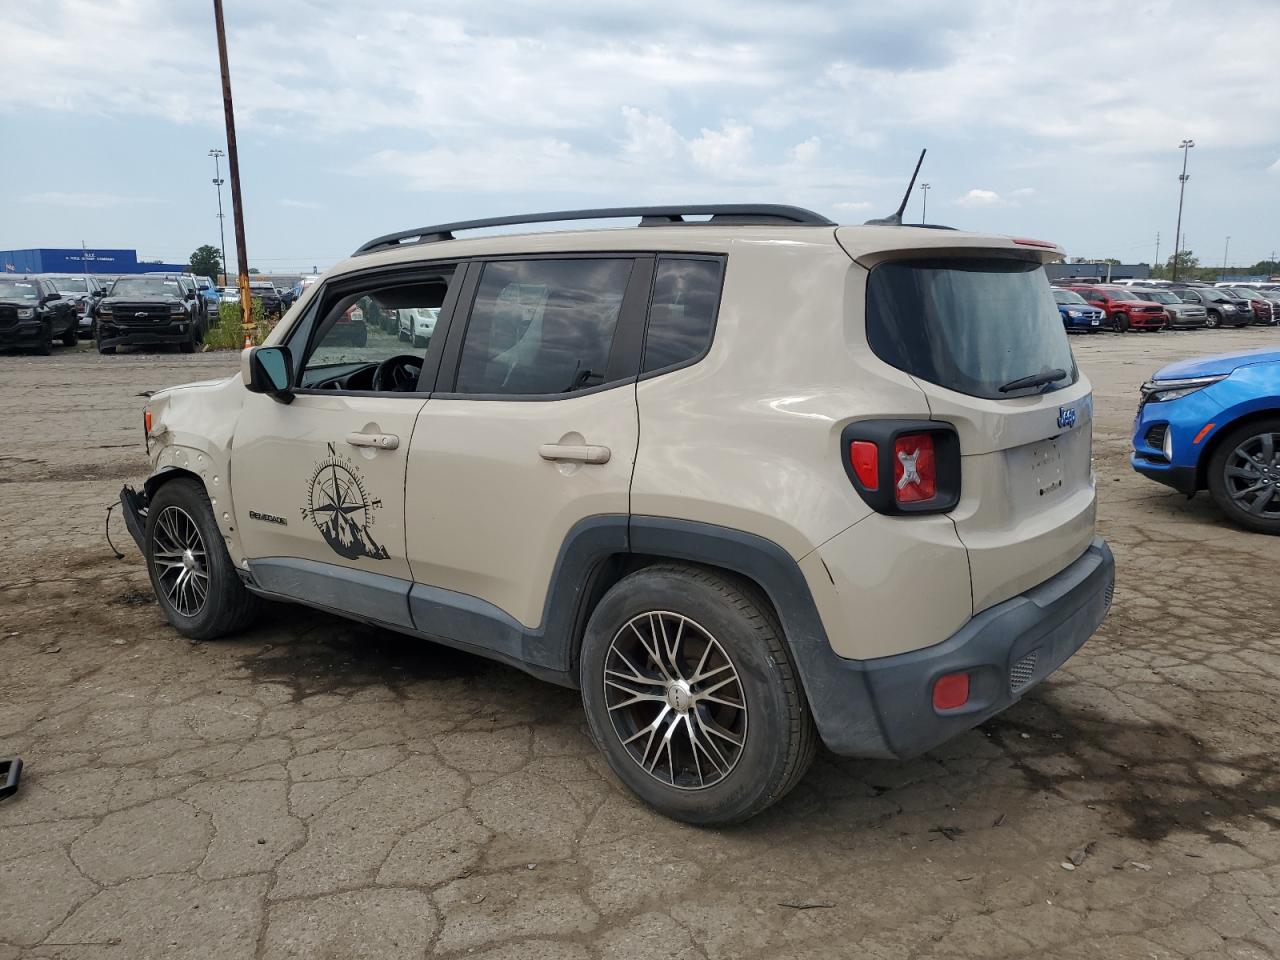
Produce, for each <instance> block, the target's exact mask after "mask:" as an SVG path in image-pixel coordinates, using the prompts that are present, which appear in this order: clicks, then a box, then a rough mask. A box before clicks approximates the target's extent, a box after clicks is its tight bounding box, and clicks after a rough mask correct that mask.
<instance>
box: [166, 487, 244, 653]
mask: <svg viewBox="0 0 1280 960" xmlns="http://www.w3.org/2000/svg"><path fill="white" fill-rule="evenodd" d="M171 507H172V508H175V509H176V510H177V511H179V512H180V513H181V514H182V515H185V516H186V517H187V518H189V519H190V520H191V521H192V523H193V524H194V527H195V530H196V531H197V532H198V534H199V542H200V544H201V545H202V546H203V548H204V555H205V562H204V565H203V572H204V574H205V577H206V583H207V587H206V592H205V596H204V599H203V602H202V604H201V605H200V607H199V609H196V610H188V611H183V610H181V609H179V606H178V605H177V604H176V603H175V601H174V600H173V599H171V596H170V590H171V589H172V587H173V584H172V582H169V581H165V580H162V577H165V576H169V574H168V573H167V572H166V571H164V570H161V569H160V568H161V567H163V565H164V563H165V558H164V556H163V553H164V552H165V551H164V546H165V544H166V543H168V542H169V540H170V539H172V538H171V537H168V536H167V534H166V532H165V529H164V523H167V522H168V518H169V516H170V515H169V514H167V513H166V511H167V510H168V509H169V508H171ZM162 518H165V520H164V521H163V522H162ZM158 527H160V528H161V529H160V531H159V534H158V533H157V528H158ZM143 543H144V544H145V545H146V550H145V553H146V560H147V573H148V574H149V575H150V577H151V588H152V589H153V590H154V591H155V594H156V600H157V601H158V602H159V604H160V609H161V610H162V611H164V616H165V619H166V620H168V621H169V623H171V624H172V625H173V627H174V629H176V630H177V631H178V632H179V633H180V634H182V635H183V636H184V637H190V638H191V639H193V640H213V639H216V638H217V637H222V636H225V635H227V634H228V633H235V632H236V631H238V630H241V629H243V628H244V627H245V626H247V625H248V624H249V623H250V621H252V620H253V619H254V617H256V616H257V614H258V611H259V609H260V608H261V601H260V600H259V599H258V598H257V597H256V596H254V595H253V594H252V593H250V592H249V591H248V590H246V589H245V587H244V584H243V583H242V582H241V580H240V577H239V576H238V575H237V573H236V571H235V567H234V566H233V565H232V563H231V557H230V555H229V554H228V553H227V547H226V543H225V542H224V541H223V539H222V532H221V531H220V530H218V524H217V521H215V520H214V516H213V507H212V506H211V505H210V504H209V496H208V494H207V493H205V489H204V487H203V486H201V485H200V484H199V483H198V482H196V481H195V480H188V479H179V480H170V481H169V482H168V483H166V484H164V486H162V487H160V489H159V490H157V491H156V494H155V496H154V497H152V498H151V502H150V503H149V504H148V506H147V523H146V527H145V529H144V536H143ZM157 554H160V555H159V556H158V555H157ZM197 566H198V564H197Z"/></svg>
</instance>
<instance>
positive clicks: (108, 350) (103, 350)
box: [97, 340, 116, 356]
mask: <svg viewBox="0 0 1280 960" xmlns="http://www.w3.org/2000/svg"><path fill="white" fill-rule="evenodd" d="M97 343H98V352H99V353H101V354H103V355H104V356H110V355H112V354H114V353H115V352H116V348H115V347H104V346H103V345H102V341H101V340H99V341H98V342H97Z"/></svg>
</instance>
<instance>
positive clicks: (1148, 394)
mask: <svg viewBox="0 0 1280 960" xmlns="http://www.w3.org/2000/svg"><path fill="white" fill-rule="evenodd" d="M1225 379H1227V374H1225V373H1223V374H1218V375H1217V376H1213V377H1188V378H1187V379H1185V380H1148V381H1147V382H1146V383H1144V384H1143V385H1142V402H1143V403H1166V402H1168V401H1169V400H1178V399H1180V398H1182V397H1185V396H1189V395H1190V394H1193V393H1195V392H1197V391H1199V390H1203V389H1204V388H1205V387H1210V386H1213V384H1215V383H1218V382H1219V381H1221V380H1225Z"/></svg>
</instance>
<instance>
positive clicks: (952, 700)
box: [933, 673, 969, 710]
mask: <svg viewBox="0 0 1280 960" xmlns="http://www.w3.org/2000/svg"><path fill="white" fill-rule="evenodd" d="M968 702H969V674H967V673H948V674H944V675H943V676H941V677H939V678H938V679H937V681H936V682H935V683H934V685H933V708H934V709H935V710H955V709H956V708H957V707H963V706H964V705H965V704H966V703H968Z"/></svg>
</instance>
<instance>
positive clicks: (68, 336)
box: [62, 320, 80, 347]
mask: <svg viewBox="0 0 1280 960" xmlns="http://www.w3.org/2000/svg"><path fill="white" fill-rule="evenodd" d="M77 323H79V321H78V320H72V321H71V326H69V327H67V332H66V333H64V334H63V335H62V345H63V346H64V347H74V346H75V345H76V344H77V343H79V342H80V331H79V329H77V327H76V324H77Z"/></svg>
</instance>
